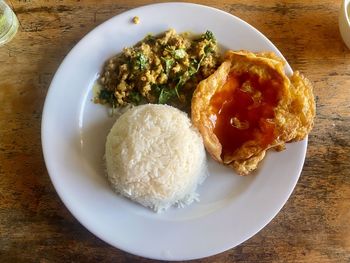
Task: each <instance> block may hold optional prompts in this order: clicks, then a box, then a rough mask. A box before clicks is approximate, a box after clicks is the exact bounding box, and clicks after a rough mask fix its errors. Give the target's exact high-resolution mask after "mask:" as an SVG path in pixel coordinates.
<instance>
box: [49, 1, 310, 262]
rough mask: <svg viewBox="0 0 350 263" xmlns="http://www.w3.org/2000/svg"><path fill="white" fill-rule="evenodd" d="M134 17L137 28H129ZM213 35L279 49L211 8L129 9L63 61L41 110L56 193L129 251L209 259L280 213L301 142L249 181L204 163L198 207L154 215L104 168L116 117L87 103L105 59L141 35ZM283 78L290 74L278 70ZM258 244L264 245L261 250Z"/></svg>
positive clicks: (254, 47)
mask: <svg viewBox="0 0 350 263" xmlns="http://www.w3.org/2000/svg"><path fill="white" fill-rule="evenodd" d="M134 16H139V18H140V24H138V25H135V24H133V23H131V19H132V17H134ZM170 27H172V28H175V29H176V30H177V31H178V32H181V31H192V32H197V33H200V32H205V31H206V30H207V29H209V30H211V31H213V32H214V34H215V35H216V37H217V39H218V41H219V43H220V44H221V45H222V46H223V47H224V48H230V49H248V50H251V51H262V50H272V51H274V52H276V53H277V54H278V55H280V56H282V55H281V53H280V52H279V51H278V50H277V48H276V47H275V46H274V45H273V44H272V43H271V42H270V41H269V40H268V39H267V38H266V37H264V36H263V35H262V34H261V33H259V32H258V31H257V30H256V29H254V28H253V27H251V26H250V25H249V24H247V23H245V22H244V21H242V20H240V19H239V18H237V17H234V16H232V15H230V14H228V13H225V12H223V11H220V10H217V9H213V8H210V7H205V6H200V5H194V4H185V3H165V4H155V5H149V6H144V7H140V8H136V9H133V10H130V11H128V12H125V13H123V14H120V15H118V16H116V17H114V18H112V19H110V20H108V21H107V22H105V23H103V24H102V25H100V26H98V27H97V28H96V29H94V30H93V31H92V32H90V33H89V34H88V35H87V36H85V37H84V38H83V39H82V40H81V41H80V42H79V43H78V44H77V45H76V46H75V47H74V48H73V49H72V50H71V52H70V53H69V54H68V55H67V57H66V58H65V59H64V61H63V62H62V64H61V66H60V67H59V69H58V70H57V73H56V75H55V77H54V79H53V81H52V83H51V86H50V89H49V92H48V95H47V98H46V101H45V107H44V112H43V119H42V145H43V152H44V157H45V162H46V165H47V169H48V171H49V174H50V177H51V180H52V182H53V184H54V187H55V189H56V190H57V193H58V194H59V196H60V198H61V199H62V200H63V202H64V204H65V205H66V206H67V207H68V209H69V210H70V211H71V213H72V214H73V215H74V216H75V217H76V218H77V219H78V220H79V221H80V222H81V223H82V224H83V225H84V226H85V227H86V228H87V229H88V230H89V231H91V232H92V233H93V234H95V235H96V236H98V237H99V238H101V239H102V240H104V241H105V242H107V243H109V244H111V245H112V246H115V247H117V248H119V249H122V250H125V251H127V252H130V253H133V254H136V255H139V256H143V257H147V258H154V259H167V260H185V259H195V258H202V257H206V256H210V255H214V254H217V253H219V252H222V251H225V250H227V249H230V248H232V247H235V246H237V245H238V244H240V243H242V242H243V241H245V240H247V239H248V238H250V237H251V236H253V235H254V234H255V233H257V232H258V231H259V230H260V229H262V228H263V227H264V226H265V225H266V224H268V223H269V222H270V221H271V220H272V218H273V217H274V216H275V215H276V214H277V213H278V211H279V210H280V209H281V208H282V206H283V205H284V204H285V202H286V201H287V199H288V197H289V196H290V194H291V192H292V190H293V189H294V186H295V184H296V182H297V180H298V178H299V175H300V172H301V169H302V166H303V162H304V158H305V152H306V146H307V140H304V141H301V142H298V143H292V144H289V145H288V147H287V149H286V150H285V151H283V152H280V153H276V152H269V153H268V154H267V157H266V159H265V160H264V162H263V163H262V164H261V166H260V168H259V170H258V172H257V173H256V174H255V175H251V176H247V177H240V176H237V175H235V174H233V172H232V170H230V169H228V168H225V167H223V166H221V165H218V164H216V163H215V162H214V161H210V162H209V170H210V173H211V176H210V177H209V178H208V179H207V180H206V181H205V183H204V184H203V185H202V186H201V187H200V189H199V193H200V194H201V202H200V203H196V204H193V205H191V206H190V207H187V208H183V209H176V208H174V209H170V210H168V211H167V212H165V213H163V214H155V213H153V212H152V211H150V210H148V209H146V208H143V207H141V206H139V205H137V204H134V203H132V202H130V201H129V200H126V199H124V198H121V197H119V196H117V195H116V194H114V193H113V192H112V190H111V188H110V187H109V185H108V183H107V181H106V179H105V177H104V168H103V153H104V143H105V138H106V135H107V133H108V131H109V128H110V127H111V126H112V124H113V122H114V119H113V118H110V117H108V114H107V111H106V109H105V107H103V106H101V105H95V104H93V103H92V102H91V98H92V96H93V95H92V86H93V83H94V81H95V80H96V78H97V75H98V73H99V71H100V70H101V67H102V65H103V63H104V61H105V60H106V59H107V58H108V57H110V56H112V55H113V54H115V53H118V52H120V51H121V49H122V48H123V47H125V46H131V45H133V44H135V43H136V42H137V41H139V40H140V39H142V38H143V37H144V36H145V35H146V34H148V33H160V32H162V31H165V30H166V29H168V28H170ZM286 71H287V73H288V74H291V73H292V71H291V68H290V67H289V65H287V66H286ZM262 245H263V244H262Z"/></svg>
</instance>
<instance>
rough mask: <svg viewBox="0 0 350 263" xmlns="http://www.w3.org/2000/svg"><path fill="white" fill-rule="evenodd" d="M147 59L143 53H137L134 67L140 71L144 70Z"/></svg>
mask: <svg viewBox="0 0 350 263" xmlns="http://www.w3.org/2000/svg"><path fill="white" fill-rule="evenodd" d="M147 62H148V59H147V57H146V56H145V55H144V54H143V53H138V54H137V56H136V65H137V67H138V68H139V69H140V70H144V69H145V68H146V65H147Z"/></svg>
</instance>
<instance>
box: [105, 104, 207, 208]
mask: <svg viewBox="0 0 350 263" xmlns="http://www.w3.org/2000/svg"><path fill="white" fill-rule="evenodd" d="M105 158H106V167H107V177H108V180H109V182H110V183H111V185H112V187H113V189H114V190H115V191H116V192H117V193H119V194H121V195H123V196H125V197H127V198H130V199H131V200H133V201H135V202H138V203H140V204H141V205H143V206H146V207H149V208H151V209H153V210H154V211H156V212H161V211H163V210H166V209H167V208H169V207H170V206H173V205H175V206H184V205H189V204H191V203H192V202H193V201H196V200H198V194H197V193H196V188H197V185H199V184H201V183H202V182H203V181H204V179H205V177H206V175H207V172H206V154H205V148H204V145H203V141H202V137H201V136H200V134H199V132H198V130H197V129H196V128H194V127H193V125H192V123H191V121H190V119H189V118H188V117H187V115H186V113H184V112H182V111H180V110H178V109H176V108H174V107H172V106H168V105H158V104H145V105H140V106H136V107H133V108H131V109H129V110H128V111H126V112H125V113H124V114H122V115H121V116H120V117H119V118H118V119H117V121H116V122H115V124H114V125H113V127H112V129H111V131H110V132H109V134H108V136H107V141H106V152H105Z"/></svg>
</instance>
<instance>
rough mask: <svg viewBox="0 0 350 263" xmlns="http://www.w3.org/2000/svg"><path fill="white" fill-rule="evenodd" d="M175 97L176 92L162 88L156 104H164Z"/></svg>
mask: <svg viewBox="0 0 350 263" xmlns="http://www.w3.org/2000/svg"><path fill="white" fill-rule="evenodd" d="M176 95H177V90H176V89H174V88H173V89H172V88H162V90H161V91H160V94H159V98H158V103H159V104H165V103H167V102H168V101H169V100H171V99H172V98H174V97H175V96H176Z"/></svg>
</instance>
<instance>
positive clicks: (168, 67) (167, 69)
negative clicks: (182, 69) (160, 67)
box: [162, 57, 175, 75]
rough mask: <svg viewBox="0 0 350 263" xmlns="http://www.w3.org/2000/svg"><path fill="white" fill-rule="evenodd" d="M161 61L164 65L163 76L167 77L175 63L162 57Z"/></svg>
mask: <svg viewBox="0 0 350 263" xmlns="http://www.w3.org/2000/svg"><path fill="white" fill-rule="evenodd" d="M162 60H163V61H164V63H165V70H164V71H165V74H167V75H168V74H169V72H170V70H171V68H172V66H173V64H174V62H175V61H174V60H173V59H172V58H170V59H169V58H164V57H162Z"/></svg>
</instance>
